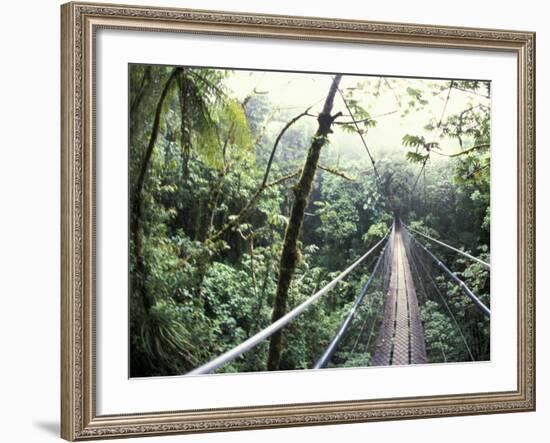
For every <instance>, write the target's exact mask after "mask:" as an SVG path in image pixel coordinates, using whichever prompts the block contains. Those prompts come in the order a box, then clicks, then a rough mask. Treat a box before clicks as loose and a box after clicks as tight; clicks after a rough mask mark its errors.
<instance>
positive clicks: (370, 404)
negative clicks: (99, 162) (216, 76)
mask: <svg viewBox="0 0 550 443" xmlns="http://www.w3.org/2000/svg"><path fill="white" fill-rule="evenodd" d="M61 22H62V37H61V48H62V51H61V52H62V57H61V73H62V97H61V108H62V109H61V121H62V126H61V140H62V160H61V162H62V164H61V169H62V175H61V189H62V192H61V219H62V225H61V237H62V245H61V246H62V252H61V265H62V275H61V286H62V294H61V317H62V325H61V349H62V355H61V435H62V437H63V438H65V439H67V440H71V441H73V440H85V439H94V438H107V437H122V436H144V435H158V434H171V433H192V432H205V431H222V430H236V429H260V428H270V427H283V426H304V425H318V424H336V423H351V422H364V421H375V420H394V419H402V418H426V417H441V416H458V415H471V414H488V413H499V412H516V411H533V410H534V409H535V34H534V33H531V32H523V31H501V30H490V29H472V28H456V27H443V26H431V25H416V24H395V23H379V22H363V21H354V20H335V19H323V18H306V17H290V16H268V15H257V14H244V13H226V12H218V11H192V10H184V9H167V8H155V7H132V6H122V5H106V4H89V3H68V4H65V5H63V6H62V7H61ZM102 27H103V28H104V27H108V28H117V29H131V30H147V31H158V32H188V33H208V34H222V35H232V36H259V37H271V38H286V39H307V40H324V41H333V42H359V43H361V42H363V43H383V44H393V45H412V46H424V47H444V48H462V49H468V48H470V49H481V50H489V51H508V52H513V53H515V54H517V57H518V388H517V390H516V391H512V392H495V393H484V394H468V395H450V396H435V397H434V396H432V397H416V398H400V399H391V400H364V401H342V402H330V403H308V404H293V405H280V406H258V407H246V408H227V409H213V410H212V409H210V410H194V411H181V412H155V413H149V414H134V415H132V414H129V415H117V416H98V415H96V412H95V366H94V354H95V349H94V346H95V345H94V338H95V337H94V330H95V329H94V325H95V309H94V307H95V300H94V299H95V286H94V285H95V219H94V213H95V207H94V205H95V181H94V180H95V172H94V113H95V104H94V101H95V100H94V99H95V97H94V81H95V79H94V33H95V31H96V30H97V29H98V28H102Z"/></svg>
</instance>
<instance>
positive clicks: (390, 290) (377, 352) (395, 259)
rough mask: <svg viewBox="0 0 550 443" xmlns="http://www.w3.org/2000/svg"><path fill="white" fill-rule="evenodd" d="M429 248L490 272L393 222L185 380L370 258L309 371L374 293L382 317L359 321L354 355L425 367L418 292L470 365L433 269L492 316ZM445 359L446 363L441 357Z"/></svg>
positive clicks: (327, 355) (246, 345)
mask: <svg viewBox="0 0 550 443" xmlns="http://www.w3.org/2000/svg"><path fill="white" fill-rule="evenodd" d="M432 244H433V245H438V246H439V247H443V248H447V249H448V250H450V251H452V253H454V254H460V255H461V256H463V257H464V258H465V259H467V260H471V261H472V262H475V263H477V264H479V265H480V266H482V267H484V268H486V269H488V270H490V267H491V266H490V264H489V263H488V262H486V261H484V260H481V259H480V258H478V257H475V256H473V255H471V254H468V253H467V252H465V251H462V250H461V249H459V248H456V247H454V246H452V245H449V244H447V243H444V242H443V241H441V240H438V239H435V238H433V237H431V236H429V235H427V234H426V233H423V232H420V231H418V230H415V229H413V228H412V227H409V226H407V225H406V224H405V223H403V222H402V221H400V220H396V221H394V223H393V225H392V227H391V229H390V230H389V231H388V232H387V233H386V234H385V236H384V237H383V238H382V239H381V240H380V241H378V243H376V244H375V245H374V246H373V247H372V248H370V249H369V250H368V251H366V252H365V254H364V255H362V256H361V257H359V258H358V259H357V260H356V261H355V262H353V263H352V264H351V265H350V266H349V267H348V268H347V269H345V270H344V271H343V272H341V273H340V274H339V275H338V276H337V277H335V278H334V279H333V280H332V281H330V282H329V283H328V284H326V285H325V286H324V287H323V288H321V289H320V290H319V291H317V292H316V293H314V294H313V295H311V296H310V297H309V298H307V299H306V300H305V301H304V302H302V303H301V304H299V305H298V306H296V307H295V308H294V309H292V310H291V311H289V312H288V313H287V314H286V315H284V316H283V317H281V318H280V319H279V320H277V321H275V322H274V323H272V324H271V325H269V326H268V327H266V328H264V329H262V330H261V331H259V332H257V333H256V334H255V335H253V336H252V337H250V338H248V339H247V340H245V341H243V342H242V343H240V344H239V345H237V346H235V347H234V348H232V349H230V350H229V351H227V352H225V353H223V354H222V355H220V356H218V357H216V358H214V359H213V360H211V361H209V362H207V363H206V364H204V365H202V366H200V367H198V368H196V369H194V370H192V371H190V372H188V374H189V375H198V374H208V373H213V372H215V371H216V370H218V369H219V368H221V367H222V366H224V365H226V364H228V363H230V362H231V361H233V360H235V359H236V358H239V357H241V356H242V355H243V354H245V353H246V352H248V351H250V350H251V349H253V348H255V347H256V346H258V345H260V344H261V343H262V342H264V341H265V340H267V339H269V337H270V336H271V335H273V334H274V333H275V332H276V331H278V330H280V329H282V328H284V327H285V326H286V325H288V324H289V323H290V322H292V321H294V320H295V319H296V318H297V317H299V316H300V315H301V314H303V313H304V312H305V311H306V310H307V309H308V308H309V307H310V306H311V305H313V304H314V303H316V302H317V301H318V300H319V299H320V298H322V297H323V296H324V295H325V294H327V293H329V292H330V291H331V289H333V288H334V287H335V286H336V285H338V283H340V282H341V281H342V280H344V279H345V278H346V277H347V276H348V275H350V274H351V273H353V272H360V269H362V268H363V267H362V266H361V265H364V264H365V263H366V262H367V259H368V258H369V257H370V258H371V260H372V259H373V258H374V260H372V261H373V263H374V266H373V267H372V269H371V270H370V273H369V276H368V278H367V280H366V282H365V284H364V285H363V286H362V288H361V290H360V292H359V294H358V295H357V298H356V299H355V302H354V303H353V305H352V306H351V308H350V310H349V311H348V312H347V315H346V316H345V317H344V318H343V319H342V323H341V325H340V327H339V328H338V330H336V331H334V336H333V338H332V340H331V341H330V343H329V344H328V345H327V346H326V349H325V350H324V352H323V353H322V354H321V355H320V356H319V358H318V359H317V360H316V361H314V362H312V365H311V368H312V369H320V368H324V367H327V366H328V365H329V363H330V362H331V360H332V359H333V358H334V356H335V354H336V353H337V351H338V348H339V346H340V345H341V342H342V340H344V339H347V338H349V337H348V334H349V331H350V327H351V326H352V324H354V322H357V321H358V320H359V319H358V318H357V317H359V316H358V312H359V311H360V309H361V307H362V306H363V305H364V303H365V300H366V298H367V297H369V295H373V294H374V293H375V292H378V293H381V294H382V295H383V297H382V299H381V301H380V303H379V305H378V312H379V314H380V315H374V316H363V317H364V318H363V319H361V322H360V323H361V325H360V327H359V333H358V335H357V336H356V337H355V342H354V345H353V347H352V352H353V350H355V349H356V346H357V345H358V344H359V343H362V344H363V347H364V348H365V349H367V350H368V351H369V353H370V354H372V360H371V362H370V365H371V366H391V365H408V364H422V363H427V362H428V358H427V349H426V340H425V332H424V328H423V323H422V319H421V316H420V310H421V309H420V308H421V302H420V300H419V297H418V296H417V292H418V290H420V291H421V293H422V294H423V297H427V299H430V300H434V301H437V303H438V306H441V308H442V309H443V310H444V311H445V313H446V315H448V316H449V318H450V319H451V320H452V323H453V324H452V325H451V326H452V327H453V328H455V330H456V332H457V334H458V336H459V337H461V339H462V341H463V344H464V347H465V349H466V350H467V353H468V356H469V358H470V359H471V360H474V356H473V353H472V350H471V346H470V345H469V344H468V342H467V340H466V337H465V334H464V332H463V330H462V326H461V325H460V322H459V320H458V319H457V318H456V316H455V315H454V314H453V311H452V309H451V308H450V306H449V295H448V294H446V293H443V292H442V290H441V289H440V286H439V285H438V283H437V281H436V277H435V275H434V274H435V271H434V269H438V270H439V272H440V274H441V275H443V276H444V277H445V278H446V279H447V281H448V282H450V283H451V284H452V285H456V286H457V287H458V288H459V289H460V292H461V293H462V294H463V296H464V297H465V300H466V301H467V302H468V303H470V304H471V308H472V309H475V310H478V311H479V312H480V313H481V314H483V315H482V317H483V318H484V321H486V322H490V317H491V310H490V308H489V307H488V306H487V303H486V302H485V301H484V300H482V299H481V298H480V297H478V296H477V295H476V294H475V293H474V292H473V291H472V290H471V288H470V287H468V285H467V284H466V283H465V282H464V281H463V280H462V279H461V278H460V277H459V276H458V275H457V273H456V272H453V271H452V270H451V269H450V268H449V267H448V266H447V265H446V264H445V263H444V262H443V261H441V260H440V259H439V258H438V256H437V255H436V254H434V253H433V252H432V250H431V249H430V248H429V247H428V246H429V245H432ZM363 272H364V270H363ZM442 352H444V351H442ZM443 358H444V360H445V361H446V356H445V355H444V354H443Z"/></svg>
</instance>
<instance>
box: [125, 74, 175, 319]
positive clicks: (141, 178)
mask: <svg viewBox="0 0 550 443" xmlns="http://www.w3.org/2000/svg"><path fill="white" fill-rule="evenodd" d="M177 72H178V69H177V68H176V69H174V71H172V74H171V75H170V77H169V78H168V80H167V81H166V84H165V85H164V88H163V90H162V93H161V95H160V98H159V101H158V103H157V107H156V110H155V117H154V120H153V126H152V128H151V135H150V137H149V142H148V144H147V149H146V151H145V154H144V156H143V161H142V163H141V167H140V170H139V175H138V177H137V180H136V183H135V185H134V189H133V192H132V214H131V226H130V234H131V236H132V240H133V243H134V251H133V252H134V257H135V260H136V269H135V271H136V272H135V274H136V277H135V279H134V282H133V288H132V291H135V292H136V293H137V294H138V295H139V297H140V298H141V300H142V304H143V308H144V310H145V311H147V310H148V309H149V308H150V307H151V304H152V302H151V300H150V299H149V297H148V295H147V291H146V289H145V288H146V268H145V262H144V259H143V247H142V246H143V238H142V235H143V234H142V232H141V219H142V215H143V214H142V212H143V187H144V184H145V176H146V175H147V170H148V169H149V163H150V161H151V156H152V154H153V148H154V147H155V143H156V141H157V137H158V133H159V127H160V117H161V113H162V107H163V104H164V100H165V99H166V96H167V95H168V91H169V90H170V85H171V84H172V81H173V80H174V79H175V77H176V74H177Z"/></svg>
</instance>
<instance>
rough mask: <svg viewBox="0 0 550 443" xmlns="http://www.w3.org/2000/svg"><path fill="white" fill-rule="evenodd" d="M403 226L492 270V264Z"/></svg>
mask: <svg viewBox="0 0 550 443" xmlns="http://www.w3.org/2000/svg"><path fill="white" fill-rule="evenodd" d="M401 223H403V222H401ZM403 226H405V227H406V228H407V229H408V230H410V231H412V232H414V233H416V234H418V235H421V236H422V237H425V238H427V239H428V240H431V241H433V242H435V243H438V244H440V245H441V246H445V247H446V248H448V249H451V250H452V251H455V252H458V253H459V254H461V255H463V256H465V257H468V258H469V259H471V260H475V261H476V262H478V263H481V264H482V265H483V266H485V267H486V268H487V269H491V264H490V263H487V262H486V261H483V260H481V259H479V258H477V257H474V256H473V255H470V254H468V253H467V252H464V251H461V250H460V249H457V248H455V247H454V246H451V245H448V244H447V243H443V242H442V241H441V240H437V239H435V238H433V237H430V236H429V235H427V234H424V233H422V232H420V231H417V230H416V229H413V228H411V227H410V226H407V225H406V224H405V223H403Z"/></svg>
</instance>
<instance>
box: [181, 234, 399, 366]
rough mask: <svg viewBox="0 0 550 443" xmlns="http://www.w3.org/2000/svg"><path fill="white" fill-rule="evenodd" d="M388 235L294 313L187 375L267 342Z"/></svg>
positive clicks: (293, 311)
mask: <svg viewBox="0 0 550 443" xmlns="http://www.w3.org/2000/svg"><path fill="white" fill-rule="evenodd" d="M388 233H389V231H388V232H387V233H386V235H385V236H384V237H383V238H382V240H380V241H379V242H378V243H376V244H375V245H374V246H373V247H372V248H371V249H369V250H368V251H367V252H366V253H365V254H363V255H362V256H361V257H359V258H358V259H357V260H356V261H355V262H353V263H352V264H351V265H350V266H349V267H348V268H347V269H346V270H344V271H343V272H342V273H341V274H340V275H338V276H337V277H336V278H335V279H334V280H332V281H331V282H329V283H328V284H327V285H326V286H324V287H323V288H322V289H320V290H319V291H317V292H316V293H315V294H313V295H312V296H311V297H309V298H308V299H307V300H305V301H304V302H303V303H301V304H300V305H298V306H297V307H296V308H294V309H293V310H292V311H290V312H288V313H287V314H285V315H284V316H282V317H281V318H280V319H279V320H277V321H275V322H273V323H272V324H271V325H269V326H268V327H266V328H265V329H262V330H261V331H260V332H258V333H257V334H255V335H253V336H252V337H250V338H248V339H247V340H245V341H243V342H242V343H241V344H240V345H237V346H235V347H234V348H232V349H230V350H229V351H227V352H224V353H223V354H221V355H220V356H218V357H216V358H214V359H213V360H211V361H210V362H208V363H206V364H204V365H202V366H199V367H198V368H195V369H193V370H191V371H189V372H188V373H187V374H186V375H200V374H209V373H211V372H213V371H215V370H216V369H218V368H220V367H221V366H223V365H225V364H227V363H229V362H231V361H233V360H235V359H236V358H237V357H239V356H240V355H242V354H243V353H245V352H246V351H249V350H250V349H252V348H254V347H256V346H258V345H259V344H260V343H261V342H262V341H263V340H265V339H266V338H268V337H270V336H271V335H273V334H274V333H275V332H277V331H278V330H279V329H281V328H283V327H284V326H285V325H287V324H288V323H289V322H290V321H292V320H293V319H294V318H296V317H297V316H298V315H300V314H301V313H302V312H304V311H305V310H306V309H307V308H308V307H309V306H310V305H311V304H312V303H314V302H315V301H317V299H319V298H320V297H321V296H323V295H324V294H326V293H327V292H328V291H330V290H331V289H332V288H333V287H334V286H336V284H338V282H340V281H341V280H343V279H344V277H346V276H347V275H348V274H349V273H350V272H351V271H353V270H354V269H355V268H356V267H357V266H359V265H360V264H361V263H362V262H363V261H364V260H365V259H366V258H367V257H368V256H369V255H371V254H372V253H373V252H374V251H375V250H376V249H377V248H378V246H380V245H381V244H382V242H383V241H384V240H385V239H386V237H387V236H388Z"/></svg>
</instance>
